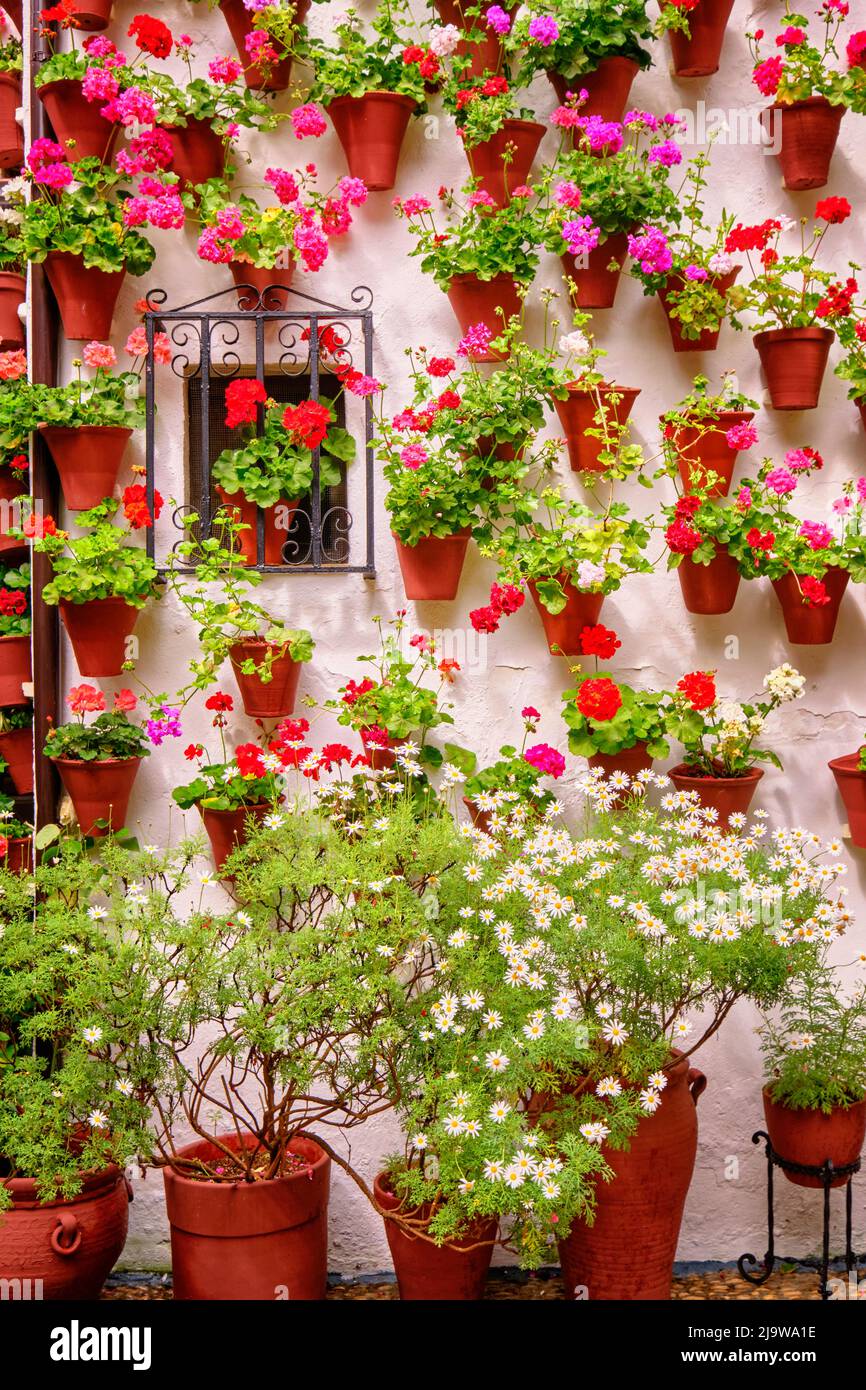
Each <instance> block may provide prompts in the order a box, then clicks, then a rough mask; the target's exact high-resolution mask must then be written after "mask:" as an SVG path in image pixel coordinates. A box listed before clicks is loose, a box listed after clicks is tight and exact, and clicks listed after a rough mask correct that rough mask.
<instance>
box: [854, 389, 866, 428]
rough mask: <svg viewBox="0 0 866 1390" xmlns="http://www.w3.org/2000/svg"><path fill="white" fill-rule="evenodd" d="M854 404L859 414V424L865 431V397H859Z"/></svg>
mask: <svg viewBox="0 0 866 1390" xmlns="http://www.w3.org/2000/svg"><path fill="white" fill-rule="evenodd" d="M854 404H855V405H856V407H857V409H858V411H859V412H860V423H861V424H862V426H863V428H864V429H866V396H860V397H859V398H858V399H857V400H856V401H855V402H854Z"/></svg>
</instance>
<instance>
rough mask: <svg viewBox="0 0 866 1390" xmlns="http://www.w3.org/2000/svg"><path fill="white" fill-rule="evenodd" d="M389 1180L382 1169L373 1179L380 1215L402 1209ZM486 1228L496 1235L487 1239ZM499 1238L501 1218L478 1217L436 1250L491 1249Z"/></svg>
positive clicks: (407, 1234)
mask: <svg viewBox="0 0 866 1390" xmlns="http://www.w3.org/2000/svg"><path fill="white" fill-rule="evenodd" d="M387 1178H388V1175H387V1173H386V1172H385V1170H384V1169H382V1170H381V1171H380V1172H378V1173H377V1174H376V1176H375V1178H374V1179H373V1196H374V1197H375V1199H376V1204H377V1206H378V1207H379V1209H380V1213H381V1212H387V1211H397V1210H399V1209H400V1206H401V1202H400V1199H399V1197H397V1195H396V1193H394V1192H392V1191H391V1189H390V1188H388V1187H386V1186H385V1183H386V1181H387ZM422 1210H423V1208H421V1207H415V1208H414V1209H413V1210H408V1209H407V1210H406V1211H404V1212H403V1213H402V1215H404V1216H414V1215H415V1214H416V1213H417V1212H420V1211H422ZM422 1219H423V1218H422ZM428 1224H429V1217H428ZM485 1227H487V1229H488V1230H493V1231H494V1232H495V1234H493V1235H492V1236H491V1237H490V1238H489V1239H488V1238H487V1237H486V1234H485V1230H484V1228H485ZM397 1229H398V1230H400V1234H401V1235H403V1236H405V1238H406V1239H407V1240H413V1239H416V1240H417V1239H418V1237H417V1236H415V1237H413V1236H412V1234H411V1233H410V1232H409V1231H405V1230H403V1229H402V1228H401V1227H398V1228H397ZM498 1237H499V1218H498V1217H495V1216H478V1217H476V1218H475V1219H474V1220H473V1221H472V1222H471V1223H470V1224H469V1226H468V1227H467V1229H466V1231H464V1233H463V1235H461V1236H458V1237H457V1239H456V1240H454V1241H450V1240H448V1241H446V1242H445V1244H444V1245H443V1246H441V1247H434V1248H441V1249H443V1250H457V1251H459V1250H461V1248H462V1247H465V1246H466V1245H469V1244H472V1245H481V1244H489V1245H490V1246H491V1247H493V1246H495V1245H496V1243H497V1240H498Z"/></svg>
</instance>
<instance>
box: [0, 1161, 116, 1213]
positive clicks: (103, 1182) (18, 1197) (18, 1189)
mask: <svg viewBox="0 0 866 1390" xmlns="http://www.w3.org/2000/svg"><path fill="white" fill-rule="evenodd" d="M122 1176H123V1175H122V1173H121V1171H120V1168H119V1167H118V1165H117V1164H116V1163H109V1165H108V1166H107V1167H106V1168H98V1169H97V1168H88V1169H86V1170H85V1171H84V1172H83V1173H81V1174H80V1177H81V1180H82V1184H83V1185H82V1188H81V1191H80V1192H77V1193H76V1194H75V1196H74V1197H57V1198H55V1199H52V1200H51V1201H50V1202H40V1201H39V1200H38V1198H37V1196H36V1179H35V1178H0V1187H5V1188H6V1189H7V1191H9V1192H11V1194H12V1205H13V1208H14V1207H19V1208H23V1209H25V1210H29V1209H33V1210H37V1211H40V1210H43V1209H50V1208H52V1207H67V1206H73V1205H74V1204H75V1203H76V1202H87V1201H90V1200H91V1198H93V1197H95V1196H98V1195H99V1192H100V1189H101V1188H113V1187H116V1186H117V1183H118V1180H119V1179H120V1178H121V1177H122ZM29 1194H32V1195H29Z"/></svg>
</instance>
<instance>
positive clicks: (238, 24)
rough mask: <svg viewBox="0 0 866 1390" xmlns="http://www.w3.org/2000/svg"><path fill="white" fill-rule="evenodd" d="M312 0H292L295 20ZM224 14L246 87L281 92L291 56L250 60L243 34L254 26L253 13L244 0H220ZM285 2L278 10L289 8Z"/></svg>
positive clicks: (303, 15) (299, 19) (300, 21)
mask: <svg viewBox="0 0 866 1390" xmlns="http://www.w3.org/2000/svg"><path fill="white" fill-rule="evenodd" d="M310 4H311V0H295V4H294V6H293V7H292V8H293V9H294V22H295V24H303V22H304V20H305V19H306V17H307V14H308V12H309V9H310ZM219 6H220V9H221V10H222V13H223V18H224V19H225V22H226V24H227V25H228V27H229V32H230V33H231V36H232V38H233V39H234V44H235V48H236V49H237V51H238V58H239V60H240V62H241V63H242V64H243V67H244V80H245V81H246V84H247V86H248V87H250V88H252V89H253V91H257V92H284V91H285V90H286V88H287V87H288V85H289V83H290V82H291V80H292V59H291V57H290V56H289V57H286V58H280V59H279V61H278V62H276V63H271V64H269V65H267V66H265V67H262V66H261V65H260V64H259V63H251V62H250V55H249V53H248V52H247V47H246V37H247V34H249V33H250V31H251V30H252V29H253V23H252V20H253V15H252V14H251V12H250V11H249V10H248V9H247V8H246V6H245V5H244V0H219ZM288 8H289V7H288V6H286V7H284V9H283V10H281V13H285V12H287V11H288Z"/></svg>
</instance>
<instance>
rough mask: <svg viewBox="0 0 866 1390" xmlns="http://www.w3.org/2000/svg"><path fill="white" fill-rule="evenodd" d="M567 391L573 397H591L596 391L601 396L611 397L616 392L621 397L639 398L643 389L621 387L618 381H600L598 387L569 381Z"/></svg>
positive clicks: (638, 387) (566, 384)
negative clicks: (631, 396) (632, 396)
mask: <svg viewBox="0 0 866 1390" xmlns="http://www.w3.org/2000/svg"><path fill="white" fill-rule="evenodd" d="M565 389H566V391H568V392H569V394H570V395H573V396H591V395H592V394H593V392H594V391H598V392H599V393H600V394H601V395H610V393H611V392H612V391H616V392H618V393H619V395H621V396H628V395H634V396H639V395H640V393H641V391H642V390H643V387H641V386H620V384H619V382H618V381H600V382H599V383H598V384H597V385H596V386H583V385H582V384H581V383H580V382H579V381H567V382H566V383H565ZM560 404H562V402H560Z"/></svg>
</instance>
